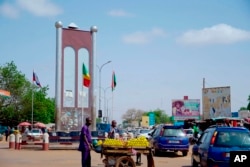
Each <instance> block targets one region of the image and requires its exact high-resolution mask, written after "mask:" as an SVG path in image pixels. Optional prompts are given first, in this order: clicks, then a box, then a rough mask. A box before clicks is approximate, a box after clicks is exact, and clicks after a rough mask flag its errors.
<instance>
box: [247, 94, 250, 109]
mask: <svg viewBox="0 0 250 167" xmlns="http://www.w3.org/2000/svg"><path fill="white" fill-rule="evenodd" d="M247 100H248V105H247V110H250V95H249V96H248V99H247Z"/></svg>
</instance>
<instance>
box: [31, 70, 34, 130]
mask: <svg viewBox="0 0 250 167" xmlns="http://www.w3.org/2000/svg"><path fill="white" fill-rule="evenodd" d="M33 75H34V70H33V74H32V102H31V103H32V104H31V106H32V109H31V128H32V129H33V117H34V114H33V110H34V79H33V77H34V76H33Z"/></svg>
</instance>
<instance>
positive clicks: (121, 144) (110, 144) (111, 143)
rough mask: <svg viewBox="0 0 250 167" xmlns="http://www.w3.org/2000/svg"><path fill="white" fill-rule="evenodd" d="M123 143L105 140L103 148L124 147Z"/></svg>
mask: <svg viewBox="0 0 250 167" xmlns="http://www.w3.org/2000/svg"><path fill="white" fill-rule="evenodd" d="M124 145H125V142H124V141H123V140H120V139H105V141H104V142H103V146H124Z"/></svg>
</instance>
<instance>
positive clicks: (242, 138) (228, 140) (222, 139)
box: [215, 132, 250, 147]
mask: <svg viewBox="0 0 250 167" xmlns="http://www.w3.org/2000/svg"><path fill="white" fill-rule="evenodd" d="M215 146H217V147H233V146H234V147H250V135H249V133H247V132H219V133H218V135H217V139H216V141H215Z"/></svg>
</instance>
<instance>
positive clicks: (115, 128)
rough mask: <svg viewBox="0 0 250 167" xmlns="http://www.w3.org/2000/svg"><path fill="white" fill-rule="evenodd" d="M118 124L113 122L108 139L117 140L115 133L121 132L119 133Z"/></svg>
mask: <svg viewBox="0 0 250 167" xmlns="http://www.w3.org/2000/svg"><path fill="white" fill-rule="evenodd" d="M116 124H117V123H116V121H115V120H113V121H112V122H111V127H110V131H109V133H108V138H110V139H114V138H115V133H119V131H118V129H117V127H116Z"/></svg>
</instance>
